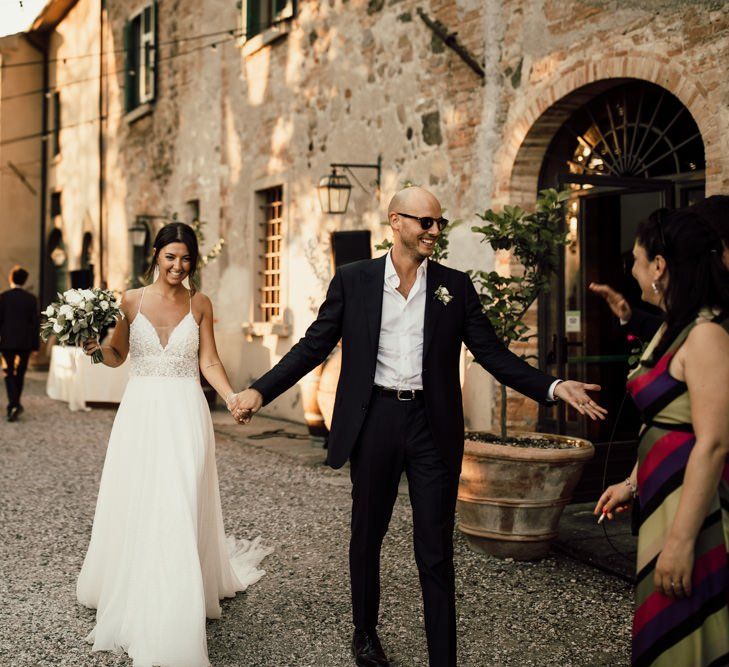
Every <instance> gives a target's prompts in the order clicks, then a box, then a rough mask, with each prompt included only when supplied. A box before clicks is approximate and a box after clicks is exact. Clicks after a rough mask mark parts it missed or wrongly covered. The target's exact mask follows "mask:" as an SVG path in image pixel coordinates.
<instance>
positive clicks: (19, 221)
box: [0, 34, 43, 294]
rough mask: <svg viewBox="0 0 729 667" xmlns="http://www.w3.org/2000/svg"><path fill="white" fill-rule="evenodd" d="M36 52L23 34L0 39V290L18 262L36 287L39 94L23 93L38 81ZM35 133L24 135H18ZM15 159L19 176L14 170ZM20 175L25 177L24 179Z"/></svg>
mask: <svg viewBox="0 0 729 667" xmlns="http://www.w3.org/2000/svg"><path fill="white" fill-rule="evenodd" d="M40 59H41V54H40V52H39V51H38V50H36V49H35V48H33V47H32V46H31V45H30V44H29V42H28V40H27V39H26V38H25V36H24V35H22V34H18V35H10V36H8V37H3V38H2V39H0V64H2V69H0V142H2V143H0V238H2V243H0V290H1V289H5V288H6V286H7V283H6V277H7V275H8V272H9V270H10V268H11V267H12V266H13V265H15V264H22V265H23V266H24V267H25V268H26V269H28V271H29V272H30V277H29V279H28V283H27V286H28V289H30V290H31V291H32V292H35V293H36V294H37V293H38V289H39V257H40V250H39V244H40V196H41V195H40V193H41V179H40V174H41V169H40V157H41V140H40V132H41V128H42V124H41V123H42V95H41V94H38V93H36V94H31V95H26V94H25V93H28V92H30V91H37V90H39V89H41V88H42V87H43V70H42V67H41V66H40V65H37V64H36V65H29V66H24V67H7V66H10V65H17V64H18V63H26V62H36V63H37V61H38V60H40ZM28 135H34V136H32V137H31V138H29V139H26V140H24V141H14V139H16V138H18V137H24V136H28ZM11 164H12V165H14V166H15V167H16V168H17V170H18V171H19V172H20V173H21V174H22V177H19V175H18V174H17V173H16V172H15V171H13V169H12V167H11V166H10V165H11ZM23 179H25V181H26V182H25V183H24V182H23Z"/></svg>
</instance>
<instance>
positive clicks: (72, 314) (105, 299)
mask: <svg viewBox="0 0 729 667" xmlns="http://www.w3.org/2000/svg"><path fill="white" fill-rule="evenodd" d="M120 313H121V310H120V308H119V304H118V303H117V301H116V297H115V296H114V294H113V293H112V292H111V291H109V290H105V289H100V288H98V287H95V288H93V289H70V290H66V291H65V292H64V293H63V294H59V295H58V300H57V301H54V302H53V303H52V304H50V305H49V306H48V308H46V309H45V310H44V311H43V316H44V320H43V322H42V324H41V338H42V339H43V340H44V341H47V340H48V339H49V338H50V337H51V336H56V338H57V339H58V342H59V344H61V345H80V344H82V343H83V342H84V341H85V340H88V339H89V338H98V337H99V332H100V331H101V329H102V328H104V327H107V326H109V325H111V324H113V323H114V322H115V321H116V319H117V318H118V317H119V315H120ZM103 358H104V357H103V354H102V353H101V350H97V351H96V352H94V354H93V355H92V356H91V361H92V362H93V363H95V364H98V363H99V362H101V361H102V360H103Z"/></svg>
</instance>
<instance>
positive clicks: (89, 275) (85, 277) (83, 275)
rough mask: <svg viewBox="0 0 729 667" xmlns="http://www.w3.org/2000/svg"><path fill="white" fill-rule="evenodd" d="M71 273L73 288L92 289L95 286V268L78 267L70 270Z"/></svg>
mask: <svg viewBox="0 0 729 667" xmlns="http://www.w3.org/2000/svg"><path fill="white" fill-rule="evenodd" d="M69 273H70V275H71V289H91V288H92V287H93V286H94V270H93V269H76V270H75V271H69Z"/></svg>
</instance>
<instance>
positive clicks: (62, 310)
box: [58, 303, 73, 320]
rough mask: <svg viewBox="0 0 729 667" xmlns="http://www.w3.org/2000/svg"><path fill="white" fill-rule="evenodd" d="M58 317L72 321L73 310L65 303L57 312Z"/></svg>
mask: <svg viewBox="0 0 729 667" xmlns="http://www.w3.org/2000/svg"><path fill="white" fill-rule="evenodd" d="M58 313H59V315H63V316H64V317H65V318H67V319H69V320H72V319H73V308H72V307H71V306H69V305H68V304H67V303H64V304H63V305H62V306H61V307H60V308H59V310H58Z"/></svg>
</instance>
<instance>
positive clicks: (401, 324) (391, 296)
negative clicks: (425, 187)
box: [375, 251, 561, 401]
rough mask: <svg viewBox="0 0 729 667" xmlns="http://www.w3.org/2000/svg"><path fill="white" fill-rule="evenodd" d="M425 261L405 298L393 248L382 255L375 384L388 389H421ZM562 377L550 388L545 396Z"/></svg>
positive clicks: (426, 267) (550, 398)
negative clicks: (393, 260)
mask: <svg viewBox="0 0 729 667" xmlns="http://www.w3.org/2000/svg"><path fill="white" fill-rule="evenodd" d="M427 274H428V260H427V258H426V259H424V260H423V262H422V264H421V265H420V266H419V267H418V271H417V273H416V276H415V283H414V284H413V286H412V288H411V289H410V292H409V294H408V297H407V299H406V298H405V297H404V296H403V295H402V294H400V292H398V291H397V288H398V287H399V286H400V277H399V276H398V275H397V271H396V269H395V265H394V264H393V263H392V251H390V252H388V253H387V257H386V258H385V284H384V288H383V291H382V320H381V322H380V342H379V345H378V348H377V367H376V370H375V384H377V385H379V386H380V387H387V388H389V389H422V388H423V329H424V326H425V297H426V283H427V280H426V277H427ZM560 381H561V380H555V381H554V382H553V383H552V385H551V386H550V387H549V391H548V392H547V399H548V400H550V401H552V400H555V399H554V390H555V388H556V387H557V385H558V384H559V383H560Z"/></svg>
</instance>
